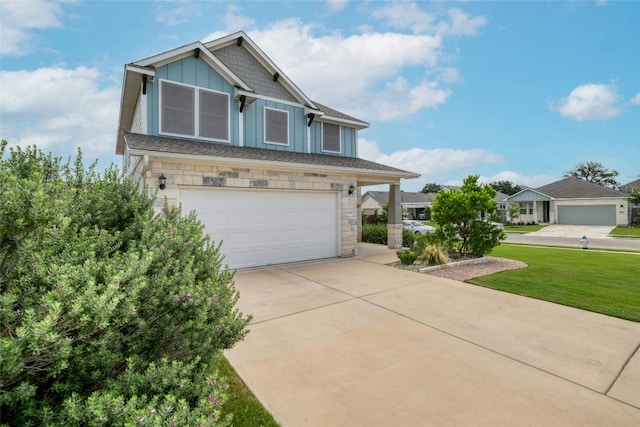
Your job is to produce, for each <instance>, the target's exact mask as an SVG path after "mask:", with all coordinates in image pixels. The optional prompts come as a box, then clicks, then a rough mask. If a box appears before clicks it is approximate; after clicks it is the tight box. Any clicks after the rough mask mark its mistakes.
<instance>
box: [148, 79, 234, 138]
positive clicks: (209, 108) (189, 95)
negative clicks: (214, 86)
mask: <svg viewBox="0 0 640 427" xmlns="http://www.w3.org/2000/svg"><path fill="white" fill-rule="evenodd" d="M160 133H162V134H170V135H188V136H196V137H199V138H205V139H213V140H220V141H229V94H227V93H223V92H216V91H213V90H209V89H204V88H198V87H195V86H189V85H185V84H181V83H174V82H169V81H166V80H161V81H160Z"/></svg>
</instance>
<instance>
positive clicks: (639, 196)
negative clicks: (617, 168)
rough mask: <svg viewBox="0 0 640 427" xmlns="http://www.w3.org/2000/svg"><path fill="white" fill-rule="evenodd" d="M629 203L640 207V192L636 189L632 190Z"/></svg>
mask: <svg viewBox="0 0 640 427" xmlns="http://www.w3.org/2000/svg"><path fill="white" fill-rule="evenodd" d="M629 201H630V202H631V203H633V204H634V205H640V190H638V189H637V188H634V189H633V190H631V196H630V197H629Z"/></svg>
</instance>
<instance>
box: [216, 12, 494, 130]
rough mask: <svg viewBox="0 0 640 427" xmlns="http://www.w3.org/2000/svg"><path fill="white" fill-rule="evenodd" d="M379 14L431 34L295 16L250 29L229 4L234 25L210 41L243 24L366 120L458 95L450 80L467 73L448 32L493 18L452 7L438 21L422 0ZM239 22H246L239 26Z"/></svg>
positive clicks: (290, 66)
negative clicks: (454, 58) (345, 30)
mask: <svg viewBox="0 0 640 427" xmlns="http://www.w3.org/2000/svg"><path fill="white" fill-rule="evenodd" d="M373 15H374V17H378V18H379V19H385V20H387V22H389V24H390V25H393V26H396V27H397V28H403V29H404V28H407V27H410V28H412V29H413V30H414V31H415V32H426V33H427V34H403V33H401V32H375V31H373V30H372V29H371V27H361V28H360V31H362V33H361V34H353V35H343V34H342V33H341V32H339V31H333V32H332V31H329V30H327V28H324V27H321V26H320V25H319V24H316V23H305V22H302V21H300V20H299V19H296V18H292V19H285V20H280V21H276V22H273V23H271V24H270V25H269V26H268V27H266V28H263V29H259V30H257V29H256V30H251V29H247V28H253V27H254V22H253V21H252V20H248V19H247V18H244V16H243V14H242V9H241V8H240V7H238V6H229V8H228V11H227V17H228V18H229V19H226V20H225V25H226V27H227V28H226V29H223V30H221V31H216V32H215V33H211V34H209V35H207V36H206V37H204V38H203V40H204V41H207V40H213V39H216V38H219V37H222V36H225V35H226V34H228V31H236V30H237V29H238V28H244V29H245V30H246V31H247V33H248V34H249V36H250V37H251V38H252V39H253V40H254V41H255V42H256V43H257V44H258V45H259V46H260V47H261V49H262V50H263V51H264V52H265V53H266V54H267V55H268V56H269V57H270V58H271V59H272V60H273V61H274V62H275V63H276V64H278V66H279V67H281V68H282V70H283V71H284V73H285V74H286V75H287V76H288V77H289V78H290V79H291V80H292V81H294V82H295V83H296V85H297V86H298V87H299V88H300V89H301V90H302V91H303V92H305V93H306V94H307V95H308V96H309V97H310V98H311V99H314V100H317V101H318V102H321V103H323V104H327V105H330V106H332V107H333V108H336V109H338V110H340V111H343V112H345V113H347V114H351V115H353V116H355V117H359V118H363V119H364V120H383V121H384V120H394V119H396V118H399V117H402V118H409V117H410V116H411V115H412V114H417V113H419V112H421V111H423V110H425V109H431V108H437V107H438V106H439V105H441V104H443V103H444V102H446V100H447V99H448V98H449V97H450V96H451V95H452V89H451V88H450V87H448V85H450V84H452V83H459V82H461V81H462V80H463V78H462V76H461V75H460V73H459V71H458V70H457V69H456V68H455V67H453V66H451V64H450V62H451V58H449V57H448V54H447V53H446V52H445V46H444V44H443V37H444V35H443V34H445V33H446V34H447V35H448V34H458V35H470V34H473V33H474V31H475V30H476V29H477V28H479V27H480V26H481V25H484V24H485V23H486V20H485V19H484V18H482V17H476V18H478V19H476V18H471V17H469V16H468V15H467V14H465V13H464V12H462V11H460V10H459V9H451V10H449V15H448V16H447V18H445V19H446V20H447V22H444V21H443V22H440V23H438V22H436V20H435V18H433V17H432V15H430V14H428V13H426V12H424V11H422V10H421V9H420V7H418V4H417V3H407V2H401V3H392V4H389V5H385V6H382V7H380V8H376V9H374V11H373ZM432 18H433V19H432ZM243 19H247V21H246V22H243ZM449 19H450V20H451V22H449ZM236 21H240V22H243V25H242V26H236V25H233V24H232V22H236ZM439 31H440V32H443V34H440V33H438V32H439ZM291 40H295V41H296V42H295V43H291ZM320 75H321V76H322V78H318V76H320ZM399 76H402V77H399ZM427 76H429V77H427ZM364 100H366V101H364Z"/></svg>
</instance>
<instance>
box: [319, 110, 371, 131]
mask: <svg viewBox="0 0 640 427" xmlns="http://www.w3.org/2000/svg"><path fill="white" fill-rule="evenodd" d="M321 121H323V122H329V123H335V124H339V125H349V126H352V127H355V128H356V129H358V130H362V129H366V128H368V127H369V123H367V122H361V121H359V120H357V121H356V120H349V119H341V118H339V117H332V116H327V115H326V114H325V115H324V116H323V117H322V118H321Z"/></svg>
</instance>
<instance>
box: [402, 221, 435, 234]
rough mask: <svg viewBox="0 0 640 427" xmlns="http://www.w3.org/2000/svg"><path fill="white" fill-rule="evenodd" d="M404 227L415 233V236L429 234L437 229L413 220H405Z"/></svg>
mask: <svg viewBox="0 0 640 427" xmlns="http://www.w3.org/2000/svg"><path fill="white" fill-rule="evenodd" d="M402 227H404V228H406V229H407V230H411V231H413V232H414V233H415V234H427V233H433V232H434V231H436V229H435V227H432V226H430V225H426V224H423V223H421V222H420V221H414V220H411V219H405V220H403V221H402Z"/></svg>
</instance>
